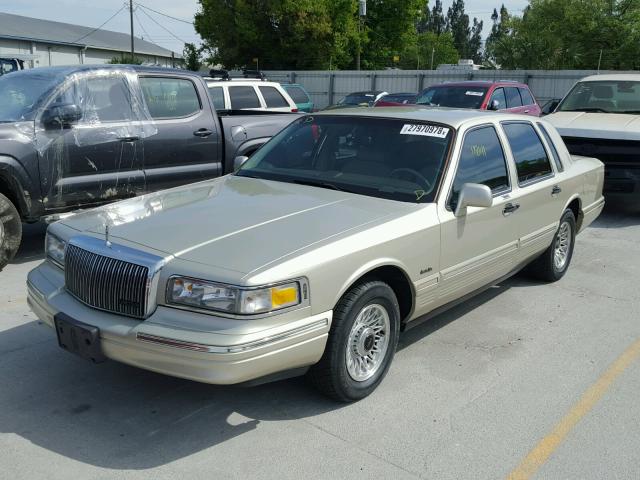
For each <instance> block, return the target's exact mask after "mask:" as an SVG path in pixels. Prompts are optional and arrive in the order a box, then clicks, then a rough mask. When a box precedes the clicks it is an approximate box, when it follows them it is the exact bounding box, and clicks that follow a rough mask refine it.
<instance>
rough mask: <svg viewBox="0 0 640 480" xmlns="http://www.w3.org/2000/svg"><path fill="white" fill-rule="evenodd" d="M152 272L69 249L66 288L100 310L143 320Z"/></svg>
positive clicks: (79, 298)
mask: <svg viewBox="0 0 640 480" xmlns="http://www.w3.org/2000/svg"><path fill="white" fill-rule="evenodd" d="M148 277H149V268H148V267H144V266H142V265H136V264H135V263H130V262H125V261H123V260H117V259H115V258H110V257H107V256H104V255H99V254H97V253H93V252H89V251H88V250H84V249H82V248H79V247H77V246H75V245H71V244H69V245H67V251H66V255H65V284H66V288H67V290H68V291H69V293H71V294H72V295H73V296H74V297H76V298H77V299H78V300H80V301H81V302H83V303H85V304H87V305H89V306H91V307H94V308H98V309H100V310H106V311H108V312H113V313H119V314H122V315H127V316H129V317H136V318H143V317H144V315H145V312H146V307H147V281H148Z"/></svg>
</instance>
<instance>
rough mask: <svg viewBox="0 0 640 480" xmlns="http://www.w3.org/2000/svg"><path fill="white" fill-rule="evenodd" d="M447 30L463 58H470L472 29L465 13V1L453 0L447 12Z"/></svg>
mask: <svg viewBox="0 0 640 480" xmlns="http://www.w3.org/2000/svg"><path fill="white" fill-rule="evenodd" d="M446 22H447V23H446V30H447V32H451V35H452V36H453V44H454V45H455V47H456V49H457V50H458V53H459V54H460V55H461V56H462V58H470V53H471V52H470V48H469V37H470V36H471V28H470V27H469V15H467V14H466V13H464V0H453V3H452V4H451V6H450V7H449V10H447V18H446Z"/></svg>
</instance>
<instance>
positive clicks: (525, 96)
mask: <svg viewBox="0 0 640 480" xmlns="http://www.w3.org/2000/svg"><path fill="white" fill-rule="evenodd" d="M520 96H521V97H522V104H523V105H533V104H534V103H536V102H535V101H534V100H533V96H532V95H531V93H530V92H529V89H527V88H521V89H520Z"/></svg>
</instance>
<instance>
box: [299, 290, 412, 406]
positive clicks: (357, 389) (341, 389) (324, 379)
mask: <svg viewBox="0 0 640 480" xmlns="http://www.w3.org/2000/svg"><path fill="white" fill-rule="evenodd" d="M399 331H400V307H399V306H398V300H397V299H396V296H395V294H394V293H393V290H392V289H391V287H389V285H387V284H386V283H383V282H380V281H368V282H364V283H361V284H359V285H356V286H355V287H353V288H352V289H351V290H349V291H348V292H347V293H346V294H345V295H344V296H343V297H342V299H341V300H340V302H338V305H337V306H336V308H335V309H334V311H333V321H332V323H331V330H330V332H329V338H328V340H327V346H326V348H325V351H324V354H323V356H322V359H321V360H320V362H318V363H317V364H316V365H314V366H313V367H311V370H310V371H309V379H310V380H311V382H312V383H313V384H314V385H315V387H316V388H318V390H320V391H321V392H322V393H324V394H325V395H327V396H329V397H331V398H333V399H335V400H339V401H342V402H352V401H355V400H360V399H361V398H364V397H366V396H367V395H369V394H370V393H371V392H373V391H374V390H375V389H376V387H377V386H378V385H379V384H380V382H381V381H382V379H383V378H384V376H385V375H386V373H387V370H389V366H390V365H391V361H392V360H393V356H394V354H395V351H396V346H397V344H398V335H399Z"/></svg>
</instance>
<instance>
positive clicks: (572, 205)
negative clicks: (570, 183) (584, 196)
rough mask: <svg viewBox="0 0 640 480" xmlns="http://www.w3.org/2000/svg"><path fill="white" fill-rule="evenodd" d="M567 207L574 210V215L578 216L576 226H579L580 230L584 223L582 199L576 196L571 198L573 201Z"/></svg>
mask: <svg viewBox="0 0 640 480" xmlns="http://www.w3.org/2000/svg"><path fill="white" fill-rule="evenodd" d="M567 208H568V209H570V210H571V211H572V212H573V216H574V217H576V226H577V227H578V230H580V227H581V225H582V208H581V205H580V199H579V198H574V199H573V200H571V203H569V205H567Z"/></svg>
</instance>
